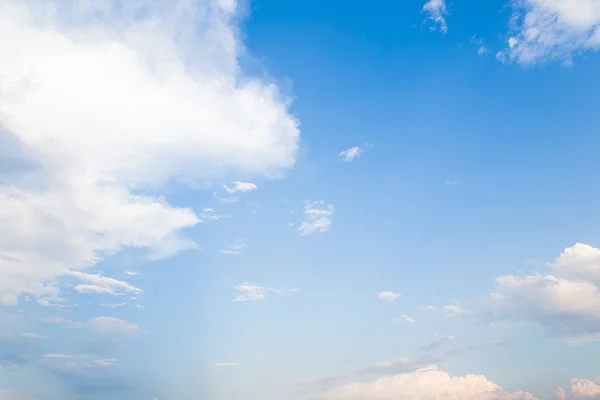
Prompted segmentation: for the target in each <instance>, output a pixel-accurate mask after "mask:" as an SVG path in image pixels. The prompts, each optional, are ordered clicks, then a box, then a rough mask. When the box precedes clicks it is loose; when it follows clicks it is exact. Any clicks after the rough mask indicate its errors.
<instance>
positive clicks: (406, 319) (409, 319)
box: [395, 314, 416, 324]
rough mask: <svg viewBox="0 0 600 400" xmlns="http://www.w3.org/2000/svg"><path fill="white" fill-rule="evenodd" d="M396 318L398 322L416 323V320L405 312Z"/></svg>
mask: <svg viewBox="0 0 600 400" xmlns="http://www.w3.org/2000/svg"><path fill="white" fill-rule="evenodd" d="M395 320H396V322H408V323H411V324H414V323H415V322H416V321H415V319H414V318H412V317H409V316H408V315H405V314H403V315H401V316H399V317H398V318H396V319H395Z"/></svg>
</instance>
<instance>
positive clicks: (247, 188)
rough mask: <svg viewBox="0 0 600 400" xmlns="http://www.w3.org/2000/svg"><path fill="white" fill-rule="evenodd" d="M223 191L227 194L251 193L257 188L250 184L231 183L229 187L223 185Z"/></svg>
mask: <svg viewBox="0 0 600 400" xmlns="http://www.w3.org/2000/svg"><path fill="white" fill-rule="evenodd" d="M224 189H225V191H226V192H227V193H238V192H251V191H252V190H256V189H257V187H256V185H255V184H254V183H251V182H233V183H232V186H231V187H229V186H227V185H225V186H224Z"/></svg>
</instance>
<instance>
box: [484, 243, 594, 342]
mask: <svg viewBox="0 0 600 400" xmlns="http://www.w3.org/2000/svg"><path fill="white" fill-rule="evenodd" d="M599 252H600V251H599V250H598V249H596V248H594V247H591V246H589V245H585V244H581V243H578V244H576V245H575V246H573V247H570V248H567V249H565V250H564V251H563V252H562V254H560V256H559V257H558V258H557V259H556V260H555V262H553V263H550V264H548V267H549V268H550V270H551V271H552V273H551V274H535V275H528V276H521V277H519V276H512V275H508V276H500V277H498V278H497V279H496V283H497V287H496V290H495V291H494V292H493V293H492V294H491V296H490V303H491V306H492V311H493V313H494V314H495V316H496V317H497V318H506V319H515V320H522V321H528V322H536V323H539V324H541V325H542V326H544V327H546V328H547V329H548V330H549V332H550V333H551V334H554V335H558V336H562V337H566V338H569V337H570V338H571V339H570V340H571V341H572V342H574V343H584V342H587V341H594V340H600V334H599V333H600V291H599V289H598V286H597V284H598V277H599V274H600V263H599V257H598V253H599Z"/></svg>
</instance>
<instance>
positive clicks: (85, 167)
mask: <svg viewBox="0 0 600 400" xmlns="http://www.w3.org/2000/svg"><path fill="white" fill-rule="evenodd" d="M234 21H237V18H236V2H235V1H222V0H220V1H217V0H204V1H192V0H177V1H174V2H171V1H168V2H167V1H158V0H139V1H134V2H121V1H117V0H103V1H85V2H71V1H59V0H49V1H45V2H40V1H37V0H0V34H1V35H2V36H4V37H10V38H11V40H10V41H2V42H1V43H0V136H1V137H2V142H3V143H4V142H5V141H6V142H8V141H10V142H11V143H13V145H11V146H12V147H11V148H9V149H8V150H7V149H5V148H4V147H3V148H2V149H0V158H4V157H5V156H8V155H10V156H11V157H12V158H15V157H17V158H19V159H18V162H15V163H13V164H14V165H13V164H11V165H13V167H12V168H11V169H10V170H9V171H6V170H5V169H2V170H1V171H0V178H2V179H0V182H2V183H0V226H2V231H1V232H0V304H5V305H6V304H12V305H14V304H17V303H18V298H19V296H21V295H22V294H25V293H28V294H30V295H31V296H34V297H35V298H37V299H46V300H47V301H52V300H57V298H58V297H59V296H60V291H59V284H58V282H59V280H60V278H61V276H63V275H65V274H67V273H68V271H69V269H70V270H72V271H83V270H85V269H87V268H90V267H92V266H94V265H95V264H96V263H98V261H100V260H102V259H103V258H104V257H107V256H110V255H112V254H114V253H116V252H119V251H121V250H123V249H125V248H128V247H134V248H146V249H149V250H150V251H151V252H152V254H153V255H154V256H156V257H165V256H168V255H170V254H173V253H175V252H177V251H181V250H184V249H189V248H192V247H194V246H195V243H193V242H192V241H190V240H188V239H186V238H185V237H183V236H182V233H181V231H182V229H184V228H187V227H190V226H193V225H195V224H197V223H199V222H202V221H203V220H205V218H203V216H202V215H198V214H197V213H196V212H195V211H194V210H192V209H189V208H184V207H175V206H172V205H170V204H169V203H168V201H167V200H166V199H165V198H163V197H160V196H159V195H156V194H149V193H160V191H158V190H157V189H160V186H161V185H162V184H164V183H165V182H167V181H173V180H176V181H178V182H180V183H181V184H183V185H189V186H192V187H196V186H197V184H199V183H200V184H201V183H203V182H205V180H207V179H209V178H210V179H221V178H223V179H225V177H227V176H229V174H231V173H240V174H243V176H267V177H278V176H280V175H281V174H282V172H284V171H285V170H286V169H288V168H290V167H292V166H293V164H294V162H295V157H296V151H297V148H298V142H299V130H298V123H297V121H296V120H295V119H294V118H293V117H292V116H291V115H290V113H289V111H288V106H289V102H288V101H287V99H286V98H284V97H283V96H282V95H281V94H280V93H279V91H278V88H277V86H275V85H274V84H272V83H271V82H269V81H266V80H264V78H253V77H251V76H247V75H245V74H244V72H243V71H242V70H241V68H240V66H239V63H238V60H239V57H240V54H241V53H242V52H243V46H242V45H241V43H240V41H239V39H238V35H237V27H236V26H235V22H234ZM17 150H18V151H17ZM5 152H9V153H10V154H8V153H7V154H4V153H5ZM15 154H17V156H15ZM6 182H10V184H6ZM235 187H236V186H234V188H235ZM241 187H243V188H248V186H245V185H242V186H238V188H241ZM206 217H207V218H208V219H210V217H214V214H207V215H206ZM107 285H108V286H107ZM102 287H104V289H103V290H105V291H107V290H112V289H108V288H109V287H112V288H113V289H114V288H115V286H114V285H111V284H105V285H104V286H100V285H96V287H94V289H92V287H91V286H90V287H88V288H85V287H83V288H81V289H83V290H84V291H92V290H95V289H98V288H102ZM120 289H121V290H126V291H129V290H130V289H131V288H125V287H124V286H120Z"/></svg>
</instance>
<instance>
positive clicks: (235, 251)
mask: <svg viewBox="0 0 600 400" xmlns="http://www.w3.org/2000/svg"><path fill="white" fill-rule="evenodd" d="M245 248H246V244H245V243H244V241H243V240H242V239H237V240H236V241H234V242H232V243H228V244H226V245H225V247H223V248H222V249H221V250H219V253H221V254H225V255H228V256H237V255H240V254H242V252H243V251H244V249H245Z"/></svg>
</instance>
